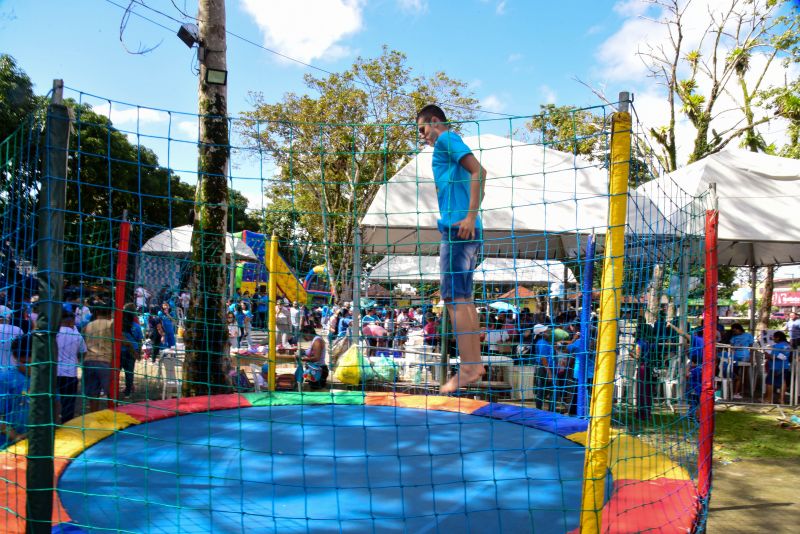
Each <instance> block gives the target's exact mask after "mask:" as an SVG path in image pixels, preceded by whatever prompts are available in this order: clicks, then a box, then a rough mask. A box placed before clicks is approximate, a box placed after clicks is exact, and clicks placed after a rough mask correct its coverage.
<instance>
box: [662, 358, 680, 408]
mask: <svg viewBox="0 0 800 534" xmlns="http://www.w3.org/2000/svg"><path fill="white" fill-rule="evenodd" d="M683 382H684V381H683V379H682V377H681V359H680V357H679V356H673V357H672V358H670V360H669V365H668V367H667V374H666V375H665V376H664V378H662V379H661V384H663V386H664V400H666V401H667V407H668V408H669V409H670V411H671V412H672V413H675V407H674V406H673V405H672V400H673V399H682V398H683Z"/></svg>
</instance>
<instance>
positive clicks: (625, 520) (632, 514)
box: [570, 478, 699, 534]
mask: <svg viewBox="0 0 800 534" xmlns="http://www.w3.org/2000/svg"><path fill="white" fill-rule="evenodd" d="M698 511H699V498H698V496H697V488H696V487H695V485H694V483H693V482H692V481H691V480H675V479H671V478H657V479H655V480H615V481H614V491H613V493H612V494H611V499H610V500H609V501H608V502H607V503H606V505H605V506H604V507H603V527H602V529H601V532H603V533H604V534H618V533H619V534H622V533H629V532H648V533H676V532H683V533H686V532H691V530H692V526H693V525H694V523H695V519H696V518H697V513H698ZM579 532H580V529H575V530H573V531H572V532H571V533H570V534H578V533H579Z"/></svg>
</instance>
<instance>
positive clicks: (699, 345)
mask: <svg viewBox="0 0 800 534" xmlns="http://www.w3.org/2000/svg"><path fill="white" fill-rule="evenodd" d="M667 326H669V327H670V328H672V329H673V330H675V332H677V333H678V335H680V336H683V338H684V339H686V341H687V342H688V343H689V360H690V364H689V384H688V386H689V387H688V388H686V397H687V400H688V401H689V414H688V415H689V416H690V417H692V418H695V419H696V418H697V409H698V407H699V406H700V392H701V390H702V388H703V348H704V347H705V342H704V340H703V322H702V321H700V326H699V327H697V328H696V329H695V330H694V331H693V332H692V334H687V333H686V332H684V331H683V330H681V329H680V328H678V327H677V326H675V325H674V324H671V323H670V324H669V325H667Z"/></svg>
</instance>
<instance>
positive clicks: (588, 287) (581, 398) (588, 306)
mask: <svg viewBox="0 0 800 534" xmlns="http://www.w3.org/2000/svg"><path fill="white" fill-rule="evenodd" d="M594 257H595V236H594V234H592V235H590V236H589V239H588V241H587V242H586V256H585V257H584V259H583V287H582V288H581V339H582V340H583V344H584V345H583V350H582V351H580V352H578V356H577V357H578V371H579V372H578V417H586V415H587V412H588V409H587V408H588V406H587V405H588V401H589V398H588V394H587V393H588V391H587V389H588V386H587V384H586V375H587V374H588V373H587V371H588V369H587V368H586V365H587V364H588V357H587V356H588V351H589V349H590V347H591V339H590V336H591V335H592V324H591V322H592V279H593V278H594Z"/></svg>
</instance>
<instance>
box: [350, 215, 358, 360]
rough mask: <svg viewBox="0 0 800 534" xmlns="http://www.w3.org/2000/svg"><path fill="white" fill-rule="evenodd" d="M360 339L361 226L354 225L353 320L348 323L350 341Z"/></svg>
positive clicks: (355, 341) (356, 341) (353, 341)
mask: <svg viewBox="0 0 800 534" xmlns="http://www.w3.org/2000/svg"><path fill="white" fill-rule="evenodd" d="M359 339H361V227H360V226H358V227H356V235H355V243H354V249H353V320H352V322H351V323H350V342H351V343H352V344H356V343H358V341H359Z"/></svg>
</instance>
